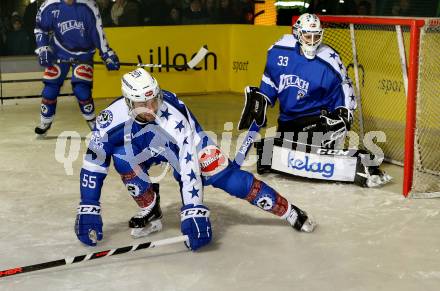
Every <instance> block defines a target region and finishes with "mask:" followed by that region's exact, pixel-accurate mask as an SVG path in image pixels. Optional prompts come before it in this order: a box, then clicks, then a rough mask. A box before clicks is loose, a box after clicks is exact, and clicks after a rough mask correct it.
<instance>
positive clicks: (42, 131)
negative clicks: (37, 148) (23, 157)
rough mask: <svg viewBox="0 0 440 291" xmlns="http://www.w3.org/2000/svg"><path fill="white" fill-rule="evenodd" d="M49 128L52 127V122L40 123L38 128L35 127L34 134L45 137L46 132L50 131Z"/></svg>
mask: <svg viewBox="0 0 440 291" xmlns="http://www.w3.org/2000/svg"><path fill="white" fill-rule="evenodd" d="M51 126H52V122H49V123H41V124H40V125H39V126H37V127H35V133H36V134H38V135H39V136H44V135H46V133H47V131H48V130H49V129H50V127H51Z"/></svg>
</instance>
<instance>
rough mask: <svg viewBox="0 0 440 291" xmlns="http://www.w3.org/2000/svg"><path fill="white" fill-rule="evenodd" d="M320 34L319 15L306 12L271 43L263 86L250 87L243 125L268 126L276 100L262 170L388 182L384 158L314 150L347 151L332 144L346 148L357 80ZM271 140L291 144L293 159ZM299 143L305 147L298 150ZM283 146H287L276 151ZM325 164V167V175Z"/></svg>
mask: <svg viewBox="0 0 440 291" xmlns="http://www.w3.org/2000/svg"><path fill="white" fill-rule="evenodd" d="M322 38H323V29H322V27H321V23H320V20H319V18H318V16H316V15H314V14H308V13H305V14H303V15H301V16H300V17H299V18H298V20H297V21H296V23H295V24H294V25H293V33H292V34H286V35H284V36H283V37H282V38H281V39H280V40H278V41H277V42H276V43H275V44H274V45H272V46H271V47H270V48H269V51H268V53H267V61H266V66H265V69H264V73H263V77H262V80H261V84H260V88H256V87H248V88H247V89H246V98H247V101H246V107H245V110H243V114H242V117H241V120H240V124H239V129H243V128H247V127H249V125H250V123H251V122H252V121H253V120H254V119H256V120H258V121H259V124H260V125H261V126H264V124H265V118H266V117H265V114H266V112H265V111H266V107H267V104H269V105H271V106H274V105H275V103H276V101H277V100H278V101H279V111H280V113H279V117H278V128H277V130H278V132H279V137H280V138H279V139H276V140H275V141H274V139H268V140H266V141H265V140H263V141H262V142H258V143H256V147H257V152H258V155H259V159H258V165H257V169H258V172H259V173H263V172H264V171H265V170H269V169H272V170H276V171H278V172H286V173H289V174H293V175H300V176H304V177H309V178H317V179H330V180H336V181H351V182H355V183H358V184H359V185H362V186H368V187H373V186H379V185H382V184H385V183H387V182H388V181H389V180H390V179H391V177H389V176H388V175H386V174H384V173H383V172H382V171H381V170H379V168H378V165H379V164H380V163H381V160H380V159H378V158H377V157H376V156H370V153H367V152H365V151H363V152H362V151H358V152H353V154H354V155H355V156H356V157H359V159H361V158H362V159H364V160H366V159H368V160H371V163H370V162H368V163H360V162H358V163H356V157H355V159H354V160H350V159H346V158H345V157H341V159H338V158H335V159H333V160H332V159H327V157H324V158H323V157H322V156H321V157H319V156H318V155H311V154H310V153H313V152H314V153H315V154H325V155H333V154H334V153H338V154H340V155H341V156H347V155H348V152H347V151H340V152H338V151H334V149H335V148H339V149H341V148H342V147H343V144H344V140H345V137H346V134H347V132H348V131H349V130H350V127H351V124H352V122H353V112H354V110H355V109H356V97H355V93H354V90H353V83H352V81H351V80H350V78H349V76H348V75H347V70H346V68H345V66H344V64H343V62H342V60H341V58H340V56H339V54H338V53H337V52H336V51H335V50H334V49H332V48H331V47H329V46H328V45H325V44H323V43H322ZM286 141H287V142H286ZM268 142H269V143H272V145H273V144H274V142H275V143H278V145H281V144H283V143H284V144H286V143H287V147H290V148H291V149H293V150H294V151H292V152H290V153H289V154H288V155H287V152H286V155H287V156H288V157H289V158H284V156H283V155H281V156H280V155H278V154H274V152H275V151H273V148H272V146H268ZM298 145H300V147H302V151H295V149H296V148H297V147H298ZM332 150H333V151H332ZM280 151H281V152H283V151H284V150H281V149H277V150H276V152H277V153H279V152H280ZM350 155H351V153H350ZM324 169H327V170H326V173H325V174H324ZM331 169H333V170H331ZM323 175H324V176H323Z"/></svg>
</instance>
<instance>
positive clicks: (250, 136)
mask: <svg viewBox="0 0 440 291" xmlns="http://www.w3.org/2000/svg"><path fill="white" fill-rule="evenodd" d="M259 131H260V127H259V126H258V125H257V122H256V121H255V120H254V121H252V124H251V126H249V130H248V133H247V134H246V137H245V138H244V140H243V143H242V144H241V146H240V149H239V150H238V152H237V154H236V155H235V159H234V161H233V162H232V164H233V166H235V167H237V168H240V167H241V165H242V164H243V162H244V160H245V159H246V155H247V153H248V152H249V149H250V148H251V146H252V144H253V143H254V142H255V136H256V135H257V133H258V132H259Z"/></svg>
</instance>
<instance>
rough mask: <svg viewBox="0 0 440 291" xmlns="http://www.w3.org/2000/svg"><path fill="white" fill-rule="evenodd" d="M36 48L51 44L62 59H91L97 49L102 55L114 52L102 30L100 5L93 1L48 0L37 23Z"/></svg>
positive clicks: (40, 11) (42, 6)
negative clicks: (67, 0) (67, 1)
mask: <svg viewBox="0 0 440 291" xmlns="http://www.w3.org/2000/svg"><path fill="white" fill-rule="evenodd" d="M34 33H35V37H36V41H37V47H42V46H50V47H52V49H53V50H54V53H55V55H56V56H57V57H58V58H61V59H71V58H73V59H77V60H81V61H90V60H92V58H93V55H94V53H95V49H98V50H99V51H100V54H101V56H102V55H103V54H105V53H108V52H109V51H111V49H110V47H109V45H108V42H107V40H106V38H105V34H104V31H103V26H102V21H101V16H100V13H99V10H98V6H97V4H96V2H95V1H93V0H74V4H73V5H67V4H66V3H65V2H64V1H63V0H47V1H46V2H44V3H43V5H41V7H40V9H39V11H38V13H37V16H36V24H35V30H34Z"/></svg>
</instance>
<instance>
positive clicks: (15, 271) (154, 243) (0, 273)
mask: <svg viewBox="0 0 440 291" xmlns="http://www.w3.org/2000/svg"><path fill="white" fill-rule="evenodd" d="M187 239H188V236H186V235H181V236H176V237H172V238H167V239H162V240H158V241H152V242H145V243H141V244H138V245H132V246H126V247H121V248H117V249H111V250H106V251H100V252H96V253H89V254H87V255H82V256H76V257H67V258H64V259H61V260H56V261H50V262H45V263H41V264H36V265H29V266H24V267H16V268H12V269H7V270H3V271H0V278H2V277H7V276H12V275H17V274H22V273H28V272H33V271H39V270H43V269H49V268H54V267H59V266H64V265H70V264H74V263H80V262H84V261H89V260H94V259H100V258H103V257H110V256H115V255H120V254H124V253H128V252H134V251H138V250H142V249H151V248H155V247H159V246H165V245H170V244H175V243H179V242H184V241H186V240H187Z"/></svg>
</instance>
